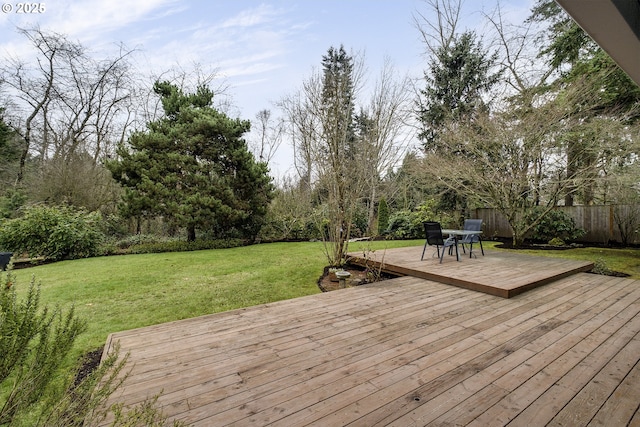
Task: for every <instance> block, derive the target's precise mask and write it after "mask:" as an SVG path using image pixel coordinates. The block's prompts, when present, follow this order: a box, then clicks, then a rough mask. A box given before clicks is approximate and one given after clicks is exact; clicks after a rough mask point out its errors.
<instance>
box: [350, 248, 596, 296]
mask: <svg viewBox="0 0 640 427" xmlns="http://www.w3.org/2000/svg"><path fill="white" fill-rule="evenodd" d="M475 246H477V245H474V251H473V253H474V255H477V258H470V257H469V255H468V253H467V255H466V256H465V255H464V254H463V253H462V252H460V261H459V262H458V261H456V257H455V255H453V256H449V255H445V257H444V260H443V262H442V264H440V260H439V259H438V258H437V257H435V258H434V257H432V254H433V253H434V251H435V249H434V248H429V247H428V248H427V251H426V253H425V257H424V261H421V260H420V258H421V255H422V246H413V247H407V248H397V249H387V250H384V251H375V252H371V253H367V254H363V253H362V252H360V253H357V252H352V253H350V254H349V262H351V263H353V264H356V265H362V266H371V267H373V268H375V269H378V268H381V269H382V270H383V271H385V272H388V273H392V274H396V275H401V276H413V277H420V278H422V279H428V280H434V281H436V282H440V283H445V284H448V285H454V286H459V287H461V288H465V289H471V290H474V291H480V292H484V293H488V294H491V295H496V296H499V297H503V298H511V297H513V296H515V295H518V294H521V293H522V292H525V291H527V290H529V289H533V288H536V287H538V286H542V285H545V284H547V283H551V282H553V281H554V280H558V279H561V278H563V277H567V276H570V275H572V274H575V273H577V272H584V271H589V270H591V269H592V268H593V263H592V262H589V261H575V260H567V259H560V258H548V257H539V256H532V255H524V254H518V253H513V252H506V251H485V256H482V254H481V252H480V248H479V247H478V248H476V247H475Z"/></svg>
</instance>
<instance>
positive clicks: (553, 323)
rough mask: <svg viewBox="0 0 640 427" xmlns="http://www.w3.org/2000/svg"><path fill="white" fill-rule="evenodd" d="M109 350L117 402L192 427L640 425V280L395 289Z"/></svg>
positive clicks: (146, 332)
mask: <svg viewBox="0 0 640 427" xmlns="http://www.w3.org/2000/svg"><path fill="white" fill-rule="evenodd" d="M418 255H419V254H418ZM491 256H493V255H489V254H488V255H487V258H489V257H491ZM479 259H481V258H480V257H479ZM471 261H476V260H475V259H473V260H471ZM455 262H456V261H455V260H454V261H453V263H455ZM492 264H493V263H492ZM116 342H119V343H120V345H121V346H122V351H123V352H129V353H130V356H129V357H130V361H131V365H130V368H131V372H130V374H129V376H128V378H127V379H126V380H125V383H124V385H123V386H122V387H121V389H119V390H118V392H117V393H116V395H115V396H114V397H115V398H116V400H118V401H124V402H125V403H127V404H135V403H139V402H141V401H142V400H143V399H145V398H147V397H150V396H154V395H155V394H157V393H159V392H161V391H163V393H162V395H161V396H160V398H159V400H158V402H159V404H160V405H162V409H163V411H164V412H165V414H167V415H168V416H169V418H170V419H179V420H182V421H185V422H187V423H188V424H190V425H194V426H223V425H237V426H258V425H259V426H263V425H273V426H303V425H318V426H343V425H352V426H375V425H379V426H386V425H397V426H409V425H416V426H419V425H451V424H453V425H478V426H480V425H506V424H509V423H511V424H510V425H515V426H519V425H523V426H524V425H527V426H528V425H546V424H549V425H560V424H562V425H577V424H579V425H588V424H589V423H593V424H597V423H598V422H599V421H603V420H605V421H607V423H608V424H607V425H627V423H629V422H632V421H633V420H635V421H634V422H637V420H638V419H639V415H638V404H637V402H638V401H640V390H639V389H638V387H637V380H638V377H640V368H639V366H640V282H638V281H634V280H629V279H624V278H613V277H608V276H599V275H595V274H587V273H574V274H572V275H571V276H569V277H564V278H561V279H558V280H555V281H553V282H552V283H548V284H547V285H546V286H540V287H535V288H533V289H529V290H528V292H524V293H520V294H518V295H513V296H512V297H511V298H509V299H505V298H503V297H499V296H495V295H492V294H488V293H482V292H476V291H474V290H468V289H464V288H460V287H457V286H449V285H447V284H443V283H438V282H435V281H430V280H425V279H421V278H415V277H409V276H406V277H400V278H397V279H392V280H386V281H383V282H379V283H375V284H371V285H365V286H358V287H354V288H349V289H344V290H338V291H333V292H328V293H322V294H317V295H311V296H307V297H302V298H297V299H294V300H288V301H282V302H277V303H270V304H265V305H261V306H256V307H250V308H246V309H241V310H235V311H230V312H225V313H218V314H213V315H209V316H202V317H198V318H194V319H186V320H183V321H177V322H171V323H167V324H162V325H158V326H150V327H147V328H142V329H137V330H132V331H124V332H118V333H114V334H112V335H111V336H110V337H109V340H108V343H107V344H108V345H107V348H106V349H105V354H107V353H108V352H109V351H110V350H111V346H113V345H114V344H115V343H116ZM613 420H615V423H612V421H613ZM107 422H108V420H107ZM576 423H577V424H576ZM105 425H108V424H105Z"/></svg>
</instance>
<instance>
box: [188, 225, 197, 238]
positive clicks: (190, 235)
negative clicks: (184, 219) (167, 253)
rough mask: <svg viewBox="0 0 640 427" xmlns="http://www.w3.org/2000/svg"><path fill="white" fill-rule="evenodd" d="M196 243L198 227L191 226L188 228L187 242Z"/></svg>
mask: <svg viewBox="0 0 640 427" xmlns="http://www.w3.org/2000/svg"><path fill="white" fill-rule="evenodd" d="M195 241H196V226H195V225H191V224H190V225H189V226H188V227H187V242H195Z"/></svg>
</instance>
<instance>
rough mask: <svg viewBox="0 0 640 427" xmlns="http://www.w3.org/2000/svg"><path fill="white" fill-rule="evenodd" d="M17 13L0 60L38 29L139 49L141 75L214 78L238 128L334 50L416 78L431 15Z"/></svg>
mask: <svg viewBox="0 0 640 427" xmlns="http://www.w3.org/2000/svg"><path fill="white" fill-rule="evenodd" d="M496 2H497V0H467V1H466V2H465V12H464V16H463V18H464V22H465V23H466V25H468V26H474V25H477V24H478V23H479V22H480V21H482V15H481V13H480V12H481V11H485V12H487V11H490V10H492V9H493V8H494V7H495V3H496ZM533 3H534V0H508V1H507V0H503V1H502V4H503V8H504V10H505V11H507V13H508V14H509V16H510V17H511V19H513V20H514V21H517V20H519V19H524V18H525V17H526V16H527V15H528V14H529V11H530V9H531V6H532V4H533ZM18 4H19V3H18V2H5V3H3V6H2V12H1V13H0V55H1V56H4V55H7V54H12V55H18V56H20V55H24V54H25V52H28V50H29V49H28V48H27V47H26V41H25V40H24V38H23V37H22V36H21V35H19V34H18V33H17V32H16V27H27V26H31V25H34V24H38V25H40V27H41V28H42V29H43V30H51V31H55V32H58V33H62V34H66V35H67V36H68V37H69V38H70V39H71V40H74V41H78V42H80V43H81V44H83V45H84V46H86V47H88V48H90V49H91V50H93V51H95V52H96V53H99V52H109V51H111V52H114V48H115V46H116V45H117V44H118V43H124V44H125V46H127V47H128V48H130V49H132V48H135V49H137V50H138V54H137V56H136V66H137V67H139V68H140V69H142V70H145V71H147V70H148V71H152V72H154V73H156V74H157V73H160V72H162V71H165V70H168V69H169V68H171V67H176V66H180V67H182V68H184V69H186V70H188V69H191V68H192V67H193V66H194V64H199V65H200V66H201V67H202V68H203V69H204V70H217V72H218V74H219V76H220V77H221V78H223V79H224V81H225V82H226V84H228V85H229V95H230V96H231V97H232V101H233V103H234V104H235V106H236V107H237V110H236V112H237V115H239V116H240V117H241V118H243V119H253V118H254V117H255V114H256V113H257V112H258V111H259V110H261V109H265V108H270V109H273V105H272V103H273V102H274V101H276V100H278V99H280V98H281V97H283V96H284V95H286V94H288V93H292V92H293V91H294V90H295V89H296V88H298V87H299V86H300V84H301V83H302V81H303V80H304V79H305V78H306V77H308V76H309V75H310V73H311V71H312V69H313V67H319V66H320V62H321V58H322V55H323V54H325V53H326V51H327V49H328V48H329V47H330V46H335V47H338V46H339V45H340V44H343V45H344V46H345V48H346V49H347V50H348V51H349V50H353V51H358V52H363V53H364V55H365V58H366V64H367V67H368V69H369V71H370V72H371V73H372V74H376V71H378V70H379V66H380V64H381V63H382V60H383V58H384V57H385V56H386V57H389V58H390V59H391V60H392V61H393V63H394V65H395V67H396V68H397V69H398V70H401V71H402V72H407V73H409V74H410V75H413V76H419V75H420V73H421V70H422V69H424V64H425V59H424V57H423V55H422V54H423V51H424V48H423V46H422V44H421V42H420V37H419V33H418V31H417V30H416V28H415V25H414V24H413V17H414V16H415V15H416V12H420V13H422V14H425V15H428V13H429V10H428V8H427V5H426V3H425V2H424V1H423V0H298V1H284V0H282V1H274V0H265V1H254V0H182V1H179V0H129V1H114V0H56V1H47V2H42V3H40V4H41V5H44V11H43V12H41V13H18V7H19V6H18ZM24 4H26V3H24ZM29 4H33V3H29ZM9 9H10V10H9ZM23 12H25V11H24V10H23ZM96 57H100V56H99V55H98V54H96ZM283 151H284V152H286V148H283ZM288 168H289V160H288V157H287V155H286V154H283V155H282V156H279V159H276V161H275V163H274V164H273V165H272V169H276V170H277V171H275V172H276V174H283V173H285V172H286V170H287V169H288Z"/></svg>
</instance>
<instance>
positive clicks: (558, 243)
mask: <svg viewBox="0 0 640 427" xmlns="http://www.w3.org/2000/svg"><path fill="white" fill-rule="evenodd" d="M549 245H550V246H565V245H566V243H565V241H564V240H562V239H561V238H559V237H554V238H553V239H551V240H549Z"/></svg>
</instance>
